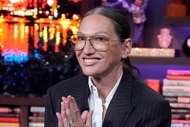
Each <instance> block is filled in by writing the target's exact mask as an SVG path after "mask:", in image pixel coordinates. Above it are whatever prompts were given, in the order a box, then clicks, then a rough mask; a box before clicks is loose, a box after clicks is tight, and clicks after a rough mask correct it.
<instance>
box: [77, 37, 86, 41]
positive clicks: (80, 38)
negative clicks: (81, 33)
mask: <svg viewBox="0 0 190 127" xmlns="http://www.w3.org/2000/svg"><path fill="white" fill-rule="evenodd" d="M77 39H78V41H83V40H85V38H84V37H78V38H77Z"/></svg>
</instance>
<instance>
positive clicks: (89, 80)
mask: <svg viewBox="0 0 190 127" xmlns="http://www.w3.org/2000/svg"><path fill="white" fill-rule="evenodd" d="M122 75H123V72H122V73H121V75H120V77H119V79H118V80H117V82H116V84H115V85H114V87H113V89H112V90H111V91H110V93H109V95H108V96H107V97H106V102H105V103H104V105H105V107H106V108H107V107H108V105H109V103H110V101H111V99H112V98H113V95H114V94H115V92H116V90H117V88H118V86H119V83H120V81H121V77H122ZM88 85H89V88H90V93H93V89H97V88H96V86H95V85H94V84H93V82H92V80H91V76H89V77H88Z"/></svg>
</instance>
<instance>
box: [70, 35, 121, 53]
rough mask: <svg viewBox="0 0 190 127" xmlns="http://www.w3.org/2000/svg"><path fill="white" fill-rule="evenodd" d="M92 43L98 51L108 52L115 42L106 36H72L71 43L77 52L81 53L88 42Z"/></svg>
mask: <svg viewBox="0 0 190 127" xmlns="http://www.w3.org/2000/svg"><path fill="white" fill-rule="evenodd" d="M87 40H88V41H89V42H90V45H91V46H92V47H93V48H94V49H95V50H97V51H106V50H107V49H108V47H109V46H110V45H111V44H112V42H113V41H117V40H110V39H109V38H108V37H107V36H105V35H91V36H85V35H78V34H75V35H72V36H71V39H70V41H71V42H72V46H73V48H74V50H75V51H80V50H82V49H83V48H84V46H85V44H86V41H87Z"/></svg>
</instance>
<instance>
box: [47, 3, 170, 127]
mask: <svg viewBox="0 0 190 127" xmlns="http://www.w3.org/2000/svg"><path fill="white" fill-rule="evenodd" d="M71 41H72V43H73V44H74V51H75V54H76V57H77V60H78V62H79V65H80V67H81V69H82V72H83V73H82V74H81V75H79V76H76V77H73V78H71V79H68V80H64V81H61V82H59V83H57V84H56V85H54V86H52V87H50V88H49V89H48V91H47V103H46V110H45V127H71V126H77V127H170V123H171V109H170V105H169V102H168V101H166V100H165V99H164V98H163V97H162V96H161V95H159V94H158V93H157V92H155V91H154V90H153V89H151V88H149V87H148V86H147V85H146V84H144V83H143V82H141V81H139V80H138V78H136V76H135V75H134V74H133V70H134V67H133V66H132V65H131V64H130V59H129V55H130V51H131V48H132V41H131V39H130V26H129V21H128V19H127V18H126V16H125V15H123V14H122V13H121V12H120V11H119V10H117V9H115V8H112V7H105V6H100V7H97V8H94V9H92V10H90V11H88V12H87V13H86V14H85V15H84V16H83V18H82V20H81V22H80V25H79V30H78V34H77V35H73V36H72V37H71Z"/></svg>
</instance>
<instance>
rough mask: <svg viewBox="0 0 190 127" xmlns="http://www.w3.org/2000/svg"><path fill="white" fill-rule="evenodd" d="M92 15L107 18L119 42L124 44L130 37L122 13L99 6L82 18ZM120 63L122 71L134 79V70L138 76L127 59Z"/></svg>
mask: <svg viewBox="0 0 190 127" xmlns="http://www.w3.org/2000/svg"><path fill="white" fill-rule="evenodd" d="M92 14H99V15H103V16H105V17H107V18H109V19H110V20H111V21H112V22H113V24H114V30H115V32H116V34H117V35H118V37H119V38H120V40H121V42H124V41H123V40H124V39H127V38H129V37H130V31H131V29H130V25H129V20H128V19H127V17H126V15H124V14H123V12H122V11H120V10H118V9H116V8H113V7H108V6H99V7H96V8H94V9H92V10H90V11H88V12H87V13H86V14H85V15H84V16H83V18H85V17H86V16H89V15H92ZM83 18H82V19H83ZM122 61H123V67H124V69H126V70H127V71H128V72H129V74H131V75H132V76H133V77H134V78H136V76H135V75H134V74H133V69H135V70H136V71H137V72H138V74H139V70H138V69H137V68H136V67H134V66H132V65H131V62H130V60H129V57H127V58H126V59H122Z"/></svg>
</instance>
